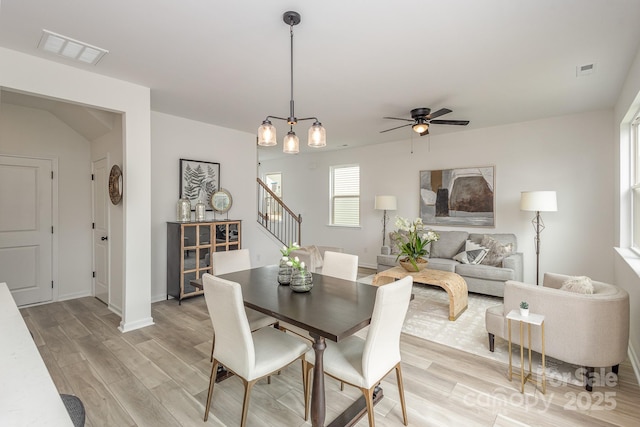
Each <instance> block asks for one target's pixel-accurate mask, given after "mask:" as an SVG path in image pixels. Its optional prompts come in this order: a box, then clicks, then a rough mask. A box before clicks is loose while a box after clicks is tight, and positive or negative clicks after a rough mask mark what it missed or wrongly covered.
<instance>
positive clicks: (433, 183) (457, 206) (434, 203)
mask: <svg viewBox="0 0 640 427" xmlns="http://www.w3.org/2000/svg"><path fill="white" fill-rule="evenodd" d="M420 218H422V221H423V222H424V223H425V224H431V225H456V226H467V227H495V166H485V167H477V168H459V169H442V170H432V171H420Z"/></svg>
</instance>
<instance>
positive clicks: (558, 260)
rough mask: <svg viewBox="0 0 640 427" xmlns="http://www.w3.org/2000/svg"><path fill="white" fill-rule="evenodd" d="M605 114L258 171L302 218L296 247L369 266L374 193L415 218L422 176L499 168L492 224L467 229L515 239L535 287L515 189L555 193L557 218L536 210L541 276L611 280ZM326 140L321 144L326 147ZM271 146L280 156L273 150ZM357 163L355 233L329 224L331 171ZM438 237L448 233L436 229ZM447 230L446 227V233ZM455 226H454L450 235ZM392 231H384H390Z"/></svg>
mask: <svg viewBox="0 0 640 427" xmlns="http://www.w3.org/2000/svg"><path fill="white" fill-rule="evenodd" d="M612 116H613V115H612V112H611V111H596V112H590V113H584V114H578V115H571V116H564V117H555V118H550V119H544V120H537V121H531V122H525V123H517V124H513V125H508V126H500V127H494V128H486V129H478V130H469V131H463V132H456V133H450V134H445V135H441V136H434V135H432V136H431V137H430V138H429V137H421V138H420V137H416V138H414V140H413V153H411V141H409V140H404V141H398V142H393V143H388V144H381V145H375V146H369V147H366V148H354V149H344V150H338V151H324V152H318V153H313V154H308V155H297V156H291V157H287V158H285V159H280V160H270V161H261V166H260V173H261V174H263V173H267V172H282V173H283V184H282V189H283V198H284V200H285V202H286V203H288V204H290V206H291V207H292V209H293V210H294V212H299V213H301V214H302V224H303V231H302V236H303V238H302V244H303V245H304V244H322V245H334V246H341V247H343V248H344V249H345V251H347V252H351V253H354V254H357V255H358V256H359V257H360V264H361V265H366V266H375V265H376V255H377V254H378V251H379V248H380V246H381V245H382V224H381V218H382V213H381V212H380V211H375V210H374V209H373V201H374V197H375V195H376V194H391V195H395V196H396V197H397V199H398V210H397V211H396V212H392V213H391V217H392V221H391V222H392V223H391V225H390V228H391V229H393V228H394V227H393V217H394V216H395V215H396V214H397V215H400V216H404V217H410V218H413V217H416V216H418V213H419V212H418V209H419V199H418V195H419V171H421V170H432V169H448V168H459V167H466V166H490V165H495V167H496V185H495V194H496V226H495V228H475V229H473V228H466V229H467V230H469V231H473V232H483V231H486V232H488V233H494V232H505V233H515V234H516V235H517V237H518V250H519V251H521V252H524V261H525V275H524V277H525V280H526V281H527V282H530V283H534V282H535V251H534V246H533V237H534V230H533V227H532V225H531V219H532V218H533V212H522V211H520V208H519V202H520V192H521V191H525V190H556V191H557V195H558V212H549V213H543V214H542V217H543V220H544V223H545V225H546V229H545V230H544V231H543V233H542V236H541V240H542V243H541V254H540V271H541V274H542V273H543V272H545V271H553V272H560V273H567V274H575V275H587V276H590V277H592V278H594V279H598V280H603V281H607V282H610V281H612V280H613V250H612V248H613V224H614V216H613V214H614V210H613V205H614V195H613V193H612V189H613V187H614V174H613V172H614V171H613V153H614V151H613V131H612V123H613V117H612ZM330 143H331V141H330V140H329V141H328V144H330ZM273 149H281V147H274V148H273ZM350 163H358V164H360V173H361V177H360V181H361V189H360V191H361V209H360V215H361V227H360V228H339V227H331V226H329V225H327V224H328V218H329V212H328V200H329V168H330V166H332V165H340V164H350ZM434 228H436V229H440V230H444V229H446V228H445V227H434ZM450 229H451V228H450ZM457 229H460V228H457ZM388 231H389V226H388Z"/></svg>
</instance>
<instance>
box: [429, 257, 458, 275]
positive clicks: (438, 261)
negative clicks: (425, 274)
mask: <svg viewBox="0 0 640 427" xmlns="http://www.w3.org/2000/svg"><path fill="white" fill-rule="evenodd" d="M456 265H460V263H459V262H458V261H454V260H452V259H445V258H429V264H427V268H430V269H432V270H442V271H449V272H451V273H453V272H455V270H456Z"/></svg>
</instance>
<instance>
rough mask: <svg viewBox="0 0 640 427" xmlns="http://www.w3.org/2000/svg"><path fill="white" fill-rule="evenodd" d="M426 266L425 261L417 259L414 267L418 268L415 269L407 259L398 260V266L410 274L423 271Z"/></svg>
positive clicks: (426, 262)
mask: <svg viewBox="0 0 640 427" xmlns="http://www.w3.org/2000/svg"><path fill="white" fill-rule="evenodd" d="M427 264H428V261H427V260H426V259H424V258H418V259H416V265H417V266H418V268H417V269H416V267H415V266H414V265H413V264H412V263H411V261H409V258H402V259H401V260H400V265H401V266H402V268H404V269H405V270H407V271H408V272H410V273H416V272H418V271H422V270H424V269H425V268H427Z"/></svg>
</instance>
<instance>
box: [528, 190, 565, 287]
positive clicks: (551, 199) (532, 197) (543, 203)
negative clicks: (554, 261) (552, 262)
mask: <svg viewBox="0 0 640 427" xmlns="http://www.w3.org/2000/svg"><path fill="white" fill-rule="evenodd" d="M520 210H522V211H535V213H536V216H534V217H533V220H532V221H531V223H532V224H533V229H534V230H535V231H536V237H534V243H535V247H536V285H540V233H541V232H542V230H544V222H542V217H541V216H540V212H555V211H557V210H558V203H557V201H556V192H555V191H523V192H522V194H521V196H520Z"/></svg>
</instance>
